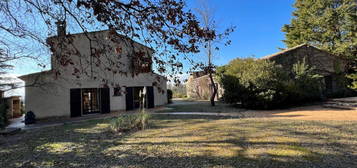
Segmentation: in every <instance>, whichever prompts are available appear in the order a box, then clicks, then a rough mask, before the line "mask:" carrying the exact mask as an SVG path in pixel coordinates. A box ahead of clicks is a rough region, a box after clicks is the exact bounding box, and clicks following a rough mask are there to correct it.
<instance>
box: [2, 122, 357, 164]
mask: <svg viewBox="0 0 357 168" xmlns="http://www.w3.org/2000/svg"><path fill="white" fill-rule="evenodd" d="M108 123H109V120H108V119H106V120H94V121H87V122H84V123H81V124H75V125H64V126H58V127H52V128H44V129H41V130H36V131H31V132H24V133H22V134H18V135H15V136H12V137H7V139H4V138H2V139H0V167H21V166H22V167H31V166H34V167H274V168H276V167H354V166H355V165H357V122H356V121H303V120H281V119H276V118H246V119H241V118H223V117H217V116H189V115H185V116H183V115H177V116H175V115H153V117H152V120H151V127H150V128H149V129H147V130H143V131H138V132H132V133H125V134H113V133H111V132H109V131H108V125H109V124H108Z"/></svg>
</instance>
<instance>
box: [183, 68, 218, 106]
mask: <svg viewBox="0 0 357 168" xmlns="http://www.w3.org/2000/svg"><path fill="white" fill-rule="evenodd" d="M214 81H215V85H216V87H217V95H216V98H215V99H216V100H218V99H219V98H220V97H222V94H223V88H222V87H221V85H220V84H219V83H218V82H217V80H216V79H214ZM212 93H213V86H212V84H211V80H210V78H209V75H208V74H207V73H206V72H204V71H199V72H193V73H192V74H191V75H190V76H189V78H188V80H187V82H186V94H187V97H188V98H193V99H198V100H209V99H210V97H211V95H212Z"/></svg>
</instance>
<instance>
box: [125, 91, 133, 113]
mask: <svg viewBox="0 0 357 168" xmlns="http://www.w3.org/2000/svg"><path fill="white" fill-rule="evenodd" d="M125 91H126V94H125V102H126V103H125V104H126V110H133V109H134V92H133V88H132V87H126V90H125Z"/></svg>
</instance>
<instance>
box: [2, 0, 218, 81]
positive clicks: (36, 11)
mask: <svg viewBox="0 0 357 168" xmlns="http://www.w3.org/2000/svg"><path fill="white" fill-rule="evenodd" d="M59 21H66V23H67V25H68V27H69V28H70V29H71V31H72V32H84V33H85V35H86V37H87V38H88V40H89V41H90V43H89V45H90V56H91V58H92V57H93V59H91V61H92V62H91V64H94V61H95V58H98V57H106V56H105V54H103V53H100V52H99V51H98V49H96V48H95V47H93V46H92V45H91V44H92V42H94V41H95V40H96V39H93V38H91V37H90V36H89V35H88V32H90V31H93V30H102V29H108V28H109V29H111V30H113V31H115V32H116V33H118V34H120V35H123V36H125V37H128V38H131V39H134V40H137V41H140V42H143V43H145V44H146V45H149V46H150V47H152V48H155V49H156V54H155V55H154V56H153V58H152V60H153V61H154V63H155V65H156V66H157V68H156V69H157V72H159V73H162V74H168V75H169V77H170V78H172V79H173V80H174V81H175V82H177V81H179V80H178V79H177V77H176V76H175V75H176V74H180V73H182V72H181V71H182V70H183V63H182V60H187V61H188V62H189V63H190V64H191V65H192V66H191V67H190V71H192V70H194V69H197V68H200V67H202V66H203V64H202V63H201V62H200V61H197V60H194V57H192V54H194V53H198V52H199V51H200V50H199V46H201V44H202V43H205V42H207V41H214V40H215V39H216V38H220V36H219V35H217V34H216V31H215V30H213V29H210V28H209V27H204V28H203V27H201V26H200V22H199V20H198V19H197V18H196V16H195V14H194V13H192V12H191V11H190V10H189V9H187V7H186V5H185V3H184V1H183V0H128V1H121V0H101V1H98V0H11V1H0V34H1V35H3V37H2V39H3V41H5V42H8V41H13V40H15V41H26V40H27V41H31V42H32V43H36V44H38V46H40V47H42V48H46V49H45V50H46V51H48V53H50V51H49V49H48V48H50V45H49V44H47V43H46V38H47V37H48V36H49V35H54V32H55V31H54V30H55V28H56V23H57V22H59ZM0 49H4V48H3V47H2V46H0ZM30 50H33V47H29V48H26V51H24V52H23V53H28V51H30ZM9 52H10V55H11V52H17V51H13V50H9ZM69 54H71V55H75V54H76V51H75V50H73V53H69ZM141 54H142V53H133V54H132V55H133V56H134V57H135V56H136V57H140V56H141ZM38 55H43V54H38ZM56 59H58V60H59V61H58V62H60V63H63V64H61V66H67V64H68V62H71V57H68V55H65V54H62V55H60V56H58V57H56ZM2 61H3V60H2ZM7 61H8V59H7V58H6V59H5V60H4V61H3V63H5V62H7ZM39 64H40V65H41V66H44V65H46V64H45V63H44V62H41V61H40V62H39ZM118 64H120V63H118ZM4 65H5V64H4ZM105 66H107V68H103V71H107V72H111V73H114V72H119V71H120V70H116V69H113V68H115V67H116V66H112V65H105ZM78 72H80V71H78V69H73V74H75V75H76V76H79V77H80V76H83V75H84V76H85V75H89V76H92V75H93V74H78ZM133 75H135V72H133Z"/></svg>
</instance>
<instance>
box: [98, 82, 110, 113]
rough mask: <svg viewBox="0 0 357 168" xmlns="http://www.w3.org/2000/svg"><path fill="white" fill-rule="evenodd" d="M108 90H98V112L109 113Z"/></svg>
mask: <svg viewBox="0 0 357 168" xmlns="http://www.w3.org/2000/svg"><path fill="white" fill-rule="evenodd" d="M109 91H110V90H109V88H100V112H101V113H109V112H110V94H109Z"/></svg>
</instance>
